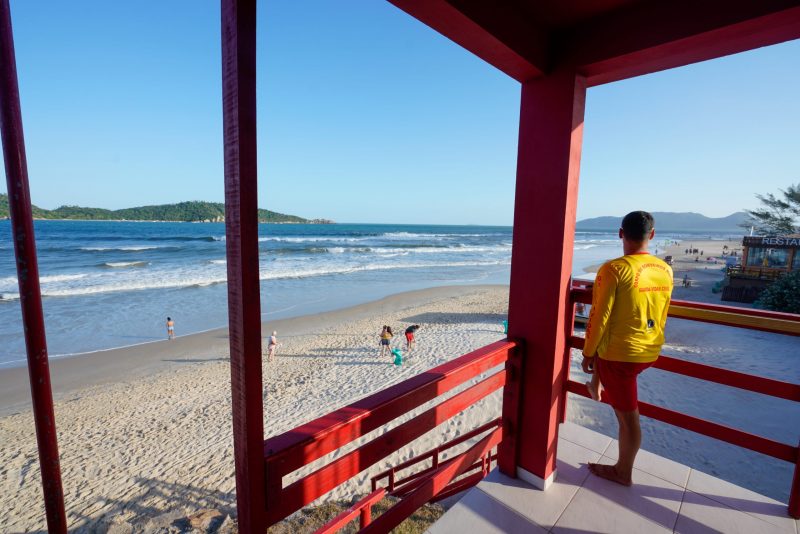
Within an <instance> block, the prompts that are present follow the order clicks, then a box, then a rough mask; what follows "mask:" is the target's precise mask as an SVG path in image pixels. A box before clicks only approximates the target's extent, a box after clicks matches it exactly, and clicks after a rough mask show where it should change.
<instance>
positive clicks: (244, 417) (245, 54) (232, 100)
mask: <svg viewBox="0 0 800 534" xmlns="http://www.w3.org/2000/svg"><path fill="white" fill-rule="evenodd" d="M222 103H223V129H224V143H225V235H226V249H227V258H228V324H229V335H230V351H231V390H232V391H231V397H232V399H231V400H232V408H233V445H234V458H235V461H236V508H237V512H238V521H239V530H240V531H241V532H265V530H266V502H265V498H264V479H265V476H264V426H263V420H262V418H263V413H264V406H263V404H262V402H263V401H262V396H261V395H262V387H261V302H260V293H259V277H258V203H257V195H256V189H257V188H256V179H257V173H256V2H255V0H222Z"/></svg>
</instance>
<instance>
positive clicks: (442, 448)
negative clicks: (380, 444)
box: [372, 375, 508, 488]
mask: <svg viewBox="0 0 800 534" xmlns="http://www.w3.org/2000/svg"><path fill="white" fill-rule="evenodd" d="M506 380H508V375H506ZM501 421H502V420H501V419H500V418H499V417H498V418H497V419H495V420H493V421H489V422H488V423H486V424H483V425H481V426H479V427H477V428H475V429H474V430H470V431H469V432H467V433H466V434H462V435H460V436H458V437H457V438H455V439H452V440H450V441H448V442H447V443H442V444H441V445H439V446H438V447H436V448H434V449H430V450H428V451H425V452H423V453H422V454H418V455H417V456H415V457H414V458H411V459H410V460H406V461H405V462H403V463H401V464H398V465H396V466H394V467H393V468H392V469H387V470H386V471H383V472H382V473H378V474H377V475H375V476H374V477H372V484H373V488H375V487H376V486H375V484H376V483H377V482H378V481H380V480H381V479H382V478H386V477H387V476H388V475H389V473H391V472H394V473H395V474H397V472H398V471H402V470H403V469H407V468H409V467H411V466H412V465H416V464H418V463H420V462H424V461H425V460H427V459H428V458H432V457H433V456H435V455H438V454H441V453H442V452H443V451H446V450H448V449H452V448H453V447H455V446H457V445H460V444H462V443H464V442H465V441H468V440H470V439H472V438H474V437H475V436H477V435H479V434H483V433H484V432H486V431H487V430H489V429H490V428H493V427H496V426H499V425H500V424H501ZM417 476H419V473H415V474H413V475H411V476H409V477H407V478H405V479H402V480H396V481H395V485H399V484H402V483H403V482H405V481H407V480H411V479H412V478H415V477H417Z"/></svg>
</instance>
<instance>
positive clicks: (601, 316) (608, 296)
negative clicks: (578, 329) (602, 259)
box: [583, 263, 617, 359]
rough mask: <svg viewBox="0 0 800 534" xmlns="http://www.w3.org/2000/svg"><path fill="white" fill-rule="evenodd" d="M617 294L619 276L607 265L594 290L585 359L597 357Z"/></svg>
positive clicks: (587, 325)
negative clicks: (598, 347)
mask: <svg viewBox="0 0 800 534" xmlns="http://www.w3.org/2000/svg"><path fill="white" fill-rule="evenodd" d="M616 294H617V276H616V272H614V269H613V268H612V267H611V265H610V264H608V263H606V264H604V265H603V266H602V267H601V268H600V271H599V272H598V273H597V278H595V282H594V289H593V290H592V310H591V311H590V312H589V321H588V322H587V324H586V340H585V342H584V345H583V357H584V359H585V358H593V357H594V356H596V355H597V346H598V345H599V344H600V340H601V339H603V334H604V333H605V331H606V328H607V327H608V321H609V319H610V318H611V309H612V308H613V307H614V297H615V296H616Z"/></svg>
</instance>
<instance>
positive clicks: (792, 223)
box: [742, 184, 800, 235]
mask: <svg viewBox="0 0 800 534" xmlns="http://www.w3.org/2000/svg"><path fill="white" fill-rule="evenodd" d="M756 197H758V200H759V201H761V204H762V205H763V207H762V208H759V209H755V210H747V214H748V215H750V220H748V221H747V222H745V223H744V224H743V225H742V226H744V227H750V226H753V227H755V228H756V230H757V232H758V233H759V234H763V235H784V234H793V233H797V232H800V223H798V220H800V184H795V185H790V186H789V187H788V188H787V189H786V190H785V191H783V190H782V191H781V194H780V195H779V196H775V195H773V194H772V193H769V194H767V195H756Z"/></svg>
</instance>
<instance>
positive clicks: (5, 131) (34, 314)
mask: <svg viewBox="0 0 800 534" xmlns="http://www.w3.org/2000/svg"><path fill="white" fill-rule="evenodd" d="M0 133H2V139H3V159H4V161H5V170H6V186H7V188H8V189H7V191H8V207H9V211H10V215H11V234H12V237H11V241H13V242H14V258H15V260H16V266H17V281H18V284H19V302H20V307H21V308H22V330H23V332H22V333H23V335H24V336H25V351H26V354H27V359H28V377H29V379H30V385H31V400H32V402H33V423H34V427H35V428H36V443H37V447H38V451H39V467H40V471H41V476H42V490H43V493H44V508H45V517H46V519H47V529H48V531H49V532H51V533H53V532H61V533H66V532H67V517H66V513H65V511H64V490H63V487H62V485H61V466H60V464H59V458H58V435H57V433H56V417H55V412H54V410H53V391H52V388H51V386H50V366H49V361H48V356H47V337H46V335H45V325H44V313H43V311H42V292H41V288H40V286H39V263H38V260H37V257H36V238H35V236H34V233H33V213H32V208H31V192H30V186H29V183H28V161H27V158H26V156H25V136H24V135H23V131H22V108H21V106H20V99H19V83H18V81H17V59H16V54H15V53H14V33H13V30H12V28H11V9H10V7H9V5H8V0H2V2H0Z"/></svg>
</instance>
